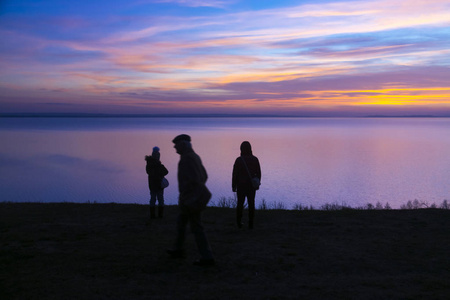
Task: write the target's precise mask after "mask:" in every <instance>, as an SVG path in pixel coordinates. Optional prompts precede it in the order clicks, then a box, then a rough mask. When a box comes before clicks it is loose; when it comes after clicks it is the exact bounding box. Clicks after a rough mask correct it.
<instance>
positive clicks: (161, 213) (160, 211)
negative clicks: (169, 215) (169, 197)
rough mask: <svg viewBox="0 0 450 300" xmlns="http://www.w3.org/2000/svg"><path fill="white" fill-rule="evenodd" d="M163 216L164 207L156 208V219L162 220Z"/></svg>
mask: <svg viewBox="0 0 450 300" xmlns="http://www.w3.org/2000/svg"><path fill="white" fill-rule="evenodd" d="M163 216H164V206H158V218H162V217H163Z"/></svg>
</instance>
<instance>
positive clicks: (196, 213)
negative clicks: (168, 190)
mask: <svg viewBox="0 0 450 300" xmlns="http://www.w3.org/2000/svg"><path fill="white" fill-rule="evenodd" d="M172 142H173V143H174V144H175V146H174V148H175V149H176V151H177V153H178V154H180V162H179V163H178V189H179V192H180V196H179V199H178V206H179V208H180V214H179V216H178V220H177V236H176V239H175V245H174V249H172V250H168V251H167V252H168V253H169V254H170V256H171V257H173V258H178V257H184V249H183V245H184V240H185V236H186V227H187V223H190V227H191V231H192V233H193V234H194V235H195V241H196V243H197V247H198V250H199V252H200V256H201V259H200V260H197V261H195V262H194V264H195V265H198V266H210V265H214V264H215V261H214V257H213V254H212V251H211V247H210V246H209V243H208V240H207V238H206V234H205V232H204V230H203V225H202V222H201V210H193V209H191V208H190V207H189V206H188V205H187V203H188V202H189V201H190V200H191V199H194V198H196V197H197V196H198V193H200V189H199V186H202V185H203V186H204V184H205V183H206V180H207V179H208V175H207V173H206V170H205V168H204V166H203V164H202V161H201V159H200V157H199V156H198V155H197V154H196V153H195V152H194V150H193V149H192V145H191V137H190V136H188V135H186V134H181V135H178V136H177V137H175V138H174V139H173V141H172ZM210 196H211V195H210V194H209V197H210ZM208 199H209V198H208Z"/></svg>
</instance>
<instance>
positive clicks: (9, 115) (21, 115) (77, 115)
mask: <svg viewBox="0 0 450 300" xmlns="http://www.w3.org/2000/svg"><path fill="white" fill-rule="evenodd" d="M0 118H450V115H448V116H447V115H443V116H436V115H393V116H389V115H367V116H319V115H311V116H308V115H276V114H89V113H86V114H84V113H40V114H35V113H3V114H0Z"/></svg>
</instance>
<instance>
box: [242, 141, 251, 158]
mask: <svg viewBox="0 0 450 300" xmlns="http://www.w3.org/2000/svg"><path fill="white" fill-rule="evenodd" d="M241 155H253V153H252V145H250V143H249V142H247V141H244V142H242V144H241Z"/></svg>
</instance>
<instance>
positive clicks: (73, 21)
mask: <svg viewBox="0 0 450 300" xmlns="http://www.w3.org/2000/svg"><path fill="white" fill-rule="evenodd" d="M55 112H60V113H102V114H111V113H113V114H116V113H124V114H180V113H186V114H202V113H214V114H233V113H239V114H279V115H301V116H364V115H379V114H384V115H411V114H415V115H417V114H420V115H423V114H425V115H446V116H450V1H448V0H373V1H371V0H359V1H333V0H311V1H292V0H277V1H271V0H270V1H269V0H252V1H241V0H126V1H125V0H114V1H113V0H89V1H86V0H77V1H73V0H70V1H69V0H2V1H0V113H55Z"/></svg>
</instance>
